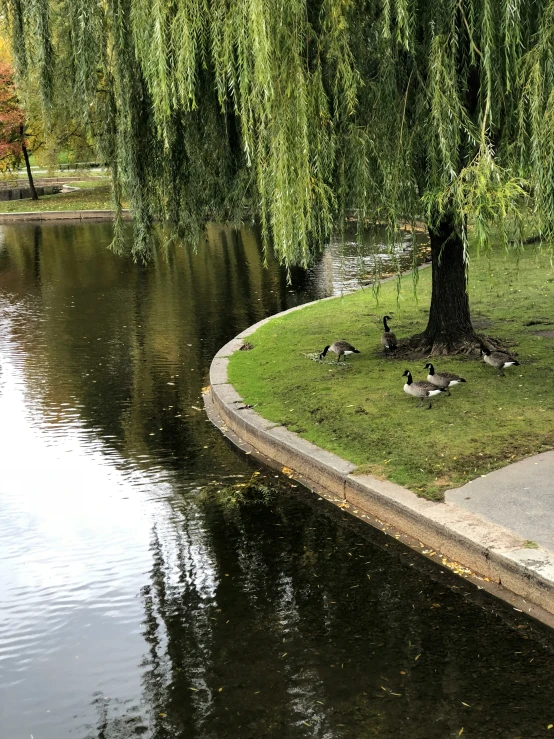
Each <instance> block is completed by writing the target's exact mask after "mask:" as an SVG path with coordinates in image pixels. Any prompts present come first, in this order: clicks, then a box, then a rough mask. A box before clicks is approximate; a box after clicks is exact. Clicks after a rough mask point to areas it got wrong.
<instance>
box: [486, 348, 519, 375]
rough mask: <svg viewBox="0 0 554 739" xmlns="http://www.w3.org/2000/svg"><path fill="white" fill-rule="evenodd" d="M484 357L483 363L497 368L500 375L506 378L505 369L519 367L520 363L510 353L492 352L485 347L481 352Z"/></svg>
mask: <svg viewBox="0 0 554 739" xmlns="http://www.w3.org/2000/svg"><path fill="white" fill-rule="evenodd" d="M479 353H480V354H481V356H482V357H483V362H486V363H487V364H490V366H491V367H496V369H497V370H498V374H499V375H501V376H502V377H504V368H505V367H514V366H515V367H519V362H518V361H517V359H514V358H513V357H512V356H511V355H510V354H508V352H491V350H490V349H487V348H486V347H485V346H482V347H481V350H480V352H479Z"/></svg>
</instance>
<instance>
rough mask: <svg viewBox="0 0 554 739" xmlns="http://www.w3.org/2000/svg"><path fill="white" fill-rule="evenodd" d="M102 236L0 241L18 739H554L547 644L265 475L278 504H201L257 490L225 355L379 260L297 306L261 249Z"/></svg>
mask: <svg viewBox="0 0 554 739" xmlns="http://www.w3.org/2000/svg"><path fill="white" fill-rule="evenodd" d="M110 229H111V227H110V225H109V224H92V225H70V224H62V225H59V224H58V225H55V224H54V225H48V226H44V227H36V226H28V225H26V226H17V227H8V226H4V227H0V449H1V455H2V456H1V467H0V536H1V544H2V546H1V550H0V597H1V611H0V694H1V703H0V736H1V737H2V739H28V738H29V737H30V736H31V735H32V736H33V737H34V738H35V739H60V738H61V737H65V736H70V737H77V738H78V739H93V738H94V739H116V738H117V739H127V738H129V737H136V736H145V737H155V738H156V739H166V738H167V739H169V738H170V737H172V738H174V737H179V738H180V739H181V738H183V739H184V738H185V737H186V738H187V739H192V738H195V737H198V738H200V737H202V738H203V739H204V738H206V739H207V738H210V739H211V738H212V737H214V738H215V737H218V738H219V737H229V738H231V737H233V738H234V737H241V738H242V737H252V738H256V739H257V738H258V737H272V738H273V737H275V738H277V737H325V739H328V738H329V739H330V738H332V737H333V738H334V737H373V736H375V737H390V738H391V739H392V737H406V738H407V737H410V738H417V737H421V738H422V739H430V738H436V739H443V738H444V737H449V736H457V735H458V734H459V732H460V730H461V728H462V727H463V728H464V736H468V737H477V738H478V739H481V738H482V737H506V738H507V737H510V738H513V737H516V736H521V737H525V738H526V739H527V737H534V736H544V735H545V731H546V727H547V726H548V724H550V723H554V713H553V710H554V709H553V706H554V701H553V693H554V660H553V644H552V639H551V636H550V634H548V633H547V632H546V631H544V630H543V629H541V628H538V627H535V626H533V625H532V624H530V623H528V622H525V621H521V619H520V618H518V614H514V612H513V611H511V610H510V609H507V608H504V607H503V606H499V605H498V604H497V603H495V602H494V601H493V600H492V599H490V598H489V597H488V596H484V595H482V594H479V593H477V592H476V591H475V590H474V589H473V587H471V586H469V585H467V584H466V583H463V582H461V581H459V580H457V579H455V578H453V576H451V575H450V574H449V573H443V572H441V571H440V570H438V569H437V568H436V567H435V566H433V565H430V564H429V563H427V562H421V561H420V560H419V559H418V558H415V557H414V555H412V554H411V553H410V552H408V551H406V550H405V549H404V548H403V547H402V546H401V545H399V544H397V543H395V542H391V541H387V540H386V538H385V537H384V536H383V535H381V534H380V533H378V532H373V531H371V530H370V529H368V527H367V526H364V525H362V524H360V523H359V522H357V521H352V520H349V519H348V517H347V516H346V515H345V514H343V513H340V512H338V511H336V510H334V509H329V507H328V506H327V504H326V503H324V502H322V501H318V499H317V497H315V496H313V495H311V494H307V493H305V492H303V491H301V490H300V489H299V488H292V487H290V483H289V482H288V481H280V480H277V479H276V478H275V477H274V475H273V473H272V472H268V471H267V470H264V469H261V475H262V476H263V475H267V476H268V477H267V478H266V480H265V483H266V484H269V485H273V486H277V488H278V490H279V493H278V494H277V495H276V497H275V499H274V500H273V501H272V502H271V503H270V504H269V505H267V506H261V505H258V506H248V507H243V508H236V507H235V508H227V507H225V506H222V505H217V504H215V503H213V502H211V503H209V504H208V503H204V504H199V491H200V490H201V489H202V488H203V486H204V485H206V484H207V483H209V482H211V481H213V480H215V481H218V482H225V483H229V482H230V483H239V482H240V481H241V480H242V481H244V480H247V479H248V478H249V477H250V475H251V474H252V471H253V469H256V467H255V466H253V465H249V464H248V460H247V459H245V458H243V457H239V456H237V455H236V454H235V453H234V452H233V451H232V450H231V449H230V448H229V447H228V446H227V445H226V443H225V441H224V440H223V439H222V438H221V437H220V436H219V434H218V432H216V431H215V429H213V427H212V426H211V424H210V423H208V422H207V420H206V417H205V415H204V413H203V410H202V401H201V397H200V389H201V387H202V386H203V385H205V384H206V382H207V370H208V367H209V362H210V359H211V357H212V356H213V354H214V353H215V351H217V349H218V348H219V347H220V346H221V345H222V344H223V343H225V342H226V341H227V340H228V339H229V338H230V337H232V336H233V335H235V334H236V333H238V332H239V331H240V330H241V329H242V328H244V327H245V326H247V325H249V324H251V323H253V322H254V321H257V320H259V319H260V318H262V317H264V316H266V315H270V314H271V313H274V312H276V311H278V310H282V309H284V308H287V307H290V306H291V305H294V304H296V303H299V302H302V301H305V300H308V299H313V298H314V297H319V296H322V295H325V294H329V293H330V292H331V291H333V290H334V291H337V290H340V289H346V290H348V289H350V288H351V287H352V284H353V282H355V281H356V280H357V279H358V278H360V277H362V278H363V276H364V273H365V272H367V271H369V270H371V268H372V260H373V256H372V255H371V254H370V253H369V251H370V250H369V249H368V254H366V255H365V256H363V259H362V261H361V262H360V257H359V256H357V255H355V254H354V253H353V251H352V250H348V249H347V250H346V251H345V252H344V253H342V254H341V253H340V250H339V249H338V248H337V247H336V246H335V247H334V248H332V249H330V250H328V251H327V252H326V254H325V255H324V256H323V258H322V260H321V261H320V262H319V263H318V265H316V266H315V267H314V268H313V269H312V270H311V271H309V272H308V273H301V272H298V273H295V274H294V283H293V286H292V287H291V286H288V285H287V284H286V280H285V276H284V274H283V272H282V271H281V270H279V268H278V267H277V266H276V265H275V264H274V263H273V262H272V261H271V259H270V263H269V266H268V268H267V269H263V267H262V262H263V259H262V256H261V252H260V249H259V246H258V243H257V241H256V239H255V236H254V234H253V233H252V232H251V231H249V230H248V229H243V230H241V231H240V232H234V231H231V230H229V229H223V228H218V227H216V226H212V227H210V228H209V230H208V233H207V239H206V241H205V242H203V243H202V244H200V246H199V249H198V253H197V254H190V253H187V252H184V251H177V252H176V253H175V254H173V255H171V257H170V258H169V260H167V261H166V260H165V259H162V258H159V259H157V260H156V261H155V263H154V264H152V265H150V266H149V267H147V268H145V267H141V266H134V265H130V264H129V263H128V262H126V261H125V260H123V259H121V258H118V257H116V256H114V255H113V254H111V253H109V252H108V251H106V249H105V246H106V244H107V243H109V241H110ZM405 246H406V245H405ZM405 246H404V247H401V249H400V250H401V251H403V252H404V253H405V258H406V261H407V262H409V261H410V255H409V253H408V252H407V250H406V249H405ZM512 616H514V618H512Z"/></svg>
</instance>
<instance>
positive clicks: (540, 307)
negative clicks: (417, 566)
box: [229, 245, 554, 500]
mask: <svg viewBox="0 0 554 739" xmlns="http://www.w3.org/2000/svg"><path fill="white" fill-rule="evenodd" d="M553 283H554V268H553V267H552V264H551V261H550V251H549V248H545V246H544V245H543V247H542V248H536V247H534V246H530V247H527V250H526V251H525V252H524V253H523V254H522V255H521V257H520V258H519V261H517V260H516V259H515V257H514V255H513V254H507V253H506V252H505V251H504V250H503V249H501V248H497V249H496V250H494V251H493V253H492V254H491V255H490V256H487V257H480V258H477V257H475V256H473V257H472V259H471V266H470V278H469V294H470V301H471V308H472V318H473V322H474V325H475V327H476V329H477V330H478V332H480V333H483V334H486V335H490V336H494V337H495V338H498V339H500V340H502V342H503V343H504V345H505V346H506V347H507V348H508V349H509V351H511V352H513V353H514V354H515V355H516V356H517V358H518V360H519V361H520V362H521V366H520V367H510V368H508V369H506V370H505V377H500V376H498V375H497V374H496V372H495V370H494V369H493V368H492V367H489V366H487V365H485V364H484V363H483V362H482V361H480V360H479V358H470V357H468V358H465V357H444V358H443V357H436V358H435V359H434V360H431V361H433V362H434V364H435V369H436V371H438V372H439V371H448V372H455V373H457V374H459V375H461V376H462V377H464V378H465V379H466V380H467V383H466V384H464V385H458V386H456V387H454V388H452V395H451V397H445V396H442V395H441V396H440V397H438V398H435V399H434V401H433V408H432V409H431V410H430V411H426V410H424V409H420V408H417V407H416V406H417V403H418V401H417V400H415V399H414V398H411V397H409V396H408V395H406V393H404V392H403V384H404V378H402V373H403V371H404V369H406V368H409V369H411V371H412V374H413V376H414V379H415V380H418V379H419V380H421V379H426V375H427V371H426V370H424V369H423V366H424V364H425V362H426V361H427V360H426V359H424V358H422V357H419V358H418V359H411V360H410V359H406V358H399V357H395V358H391V357H385V356H383V352H382V351H381V345H380V335H381V332H382V323H381V317H382V316H383V315H384V314H386V313H388V314H389V315H393V321H392V322H391V330H393V331H394V332H395V333H396V335H397V336H398V337H399V338H401V337H406V336H410V335H412V334H414V333H417V332H419V331H422V330H423V329H424V328H425V324H426V319H427V315H428V308H429V301H430V286H431V271H430V269H429V270H422V271H421V272H420V276H419V285H418V288H417V299H416V297H415V296H414V294H413V288H412V280H411V278H410V277H405V278H403V282H402V290H401V295H400V300H399V302H398V303H397V290H396V282H395V281H392V282H387V283H385V284H383V285H382V286H381V289H380V293H379V299H378V303H377V302H376V300H375V298H374V296H373V294H372V291H371V290H367V289H366V290H360V291H358V292H356V293H354V294H351V295H347V296H345V297H340V298H336V299H334V300H328V301H322V302H320V303H318V304H316V305H313V306H309V307H307V308H305V309H303V310H301V311H297V312H294V313H291V314H289V315H286V316H284V317H282V318H276V319H275V320H273V321H270V322H269V323H268V324H266V325H264V326H262V327H261V328H260V329H259V330H258V331H256V333H255V334H253V335H252V336H251V337H250V338H249V342H251V343H252V344H253V346H254V348H253V350H252V351H247V352H237V353H235V354H234V355H233V356H232V358H231V361H230V365H229V377H230V381H231V382H232V383H233V385H234V386H235V387H236V388H237V390H238V391H239V392H240V393H241V394H242V396H243V398H244V399H245V400H246V401H247V402H248V403H252V404H255V406H256V411H257V412H258V413H260V414H261V415H262V416H264V417H265V418H267V419H269V420H271V421H275V422H278V423H280V424H283V425H284V426H287V427H288V428H289V429H290V430H291V431H296V432H297V433H299V434H300V435H301V436H303V437H304V438H306V439H308V440H309V441H312V442H314V443H315V444H317V445H319V446H321V447H323V448H325V449H328V450H329V451H332V452H334V453H336V454H338V455H340V456H341V457H344V458H345V459H348V460H349V461H351V462H352V463H354V464H356V465H358V471H359V472H368V473H370V474H373V475H375V476H377V477H381V478H386V479H389V480H392V481H394V482H397V483H400V484H401V485H405V486H406V487H408V488H410V489H411V490H413V491H414V492H416V493H418V494H419V495H422V496H425V497H428V498H432V499H437V500H438V499H441V497H442V495H443V493H444V491H445V490H447V489H449V488H454V487H458V486H459V485H462V484H463V483H465V482H467V481H468V480H471V479H474V478H476V477H478V476H479V475H485V474H486V473H487V472H490V471H492V470H494V469H497V468H499V467H502V466H504V465H506V464H509V463H511V462H515V461H517V460H518V459H521V458H523V457H526V456H529V455H531V454H535V453H538V452H541V451H544V450H546V449H551V448H552V447H554V353H553V349H554V289H553V288H554V284H553ZM337 339H346V340H347V341H349V342H351V343H352V344H353V345H354V346H355V347H356V348H358V349H359V350H360V352H361V353H360V354H359V355H353V356H350V357H349V358H348V360H347V363H346V366H345V367H343V366H340V365H339V366H337V364H336V357H335V355H327V357H326V358H325V360H323V361H314V358H313V355H314V353H315V352H316V351H321V350H322V349H323V347H324V346H325V345H326V344H331V343H332V342H333V341H335V340H337ZM341 365H342V360H341Z"/></svg>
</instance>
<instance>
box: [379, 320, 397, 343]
mask: <svg viewBox="0 0 554 739" xmlns="http://www.w3.org/2000/svg"><path fill="white" fill-rule="evenodd" d="M387 321H392V318H391V317H390V316H383V326H384V327H385V332H384V334H382V336H381V344H382V345H383V351H384V352H394V351H396V348H397V346H398V341H397V339H396V334H393V332H392V331H391V330H390V329H389V326H388V324H387Z"/></svg>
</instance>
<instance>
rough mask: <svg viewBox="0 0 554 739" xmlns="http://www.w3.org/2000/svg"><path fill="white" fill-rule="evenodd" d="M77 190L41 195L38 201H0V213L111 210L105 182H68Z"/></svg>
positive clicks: (108, 188) (108, 190) (109, 196)
mask: <svg viewBox="0 0 554 739" xmlns="http://www.w3.org/2000/svg"><path fill="white" fill-rule="evenodd" d="M68 184H69V185H71V186H72V187H79V188H80V189H79V190H74V191H72V192H60V193H58V194H57V195H43V196H42V197H40V198H39V199H38V200H28V199H26V200H6V201H0V213H22V212H35V211H43V210H111V209H112V201H111V192H110V184H109V182H107V181H106V180H101V181H95V180H92V181H85V182H75V183H74V182H70V183H68Z"/></svg>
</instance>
